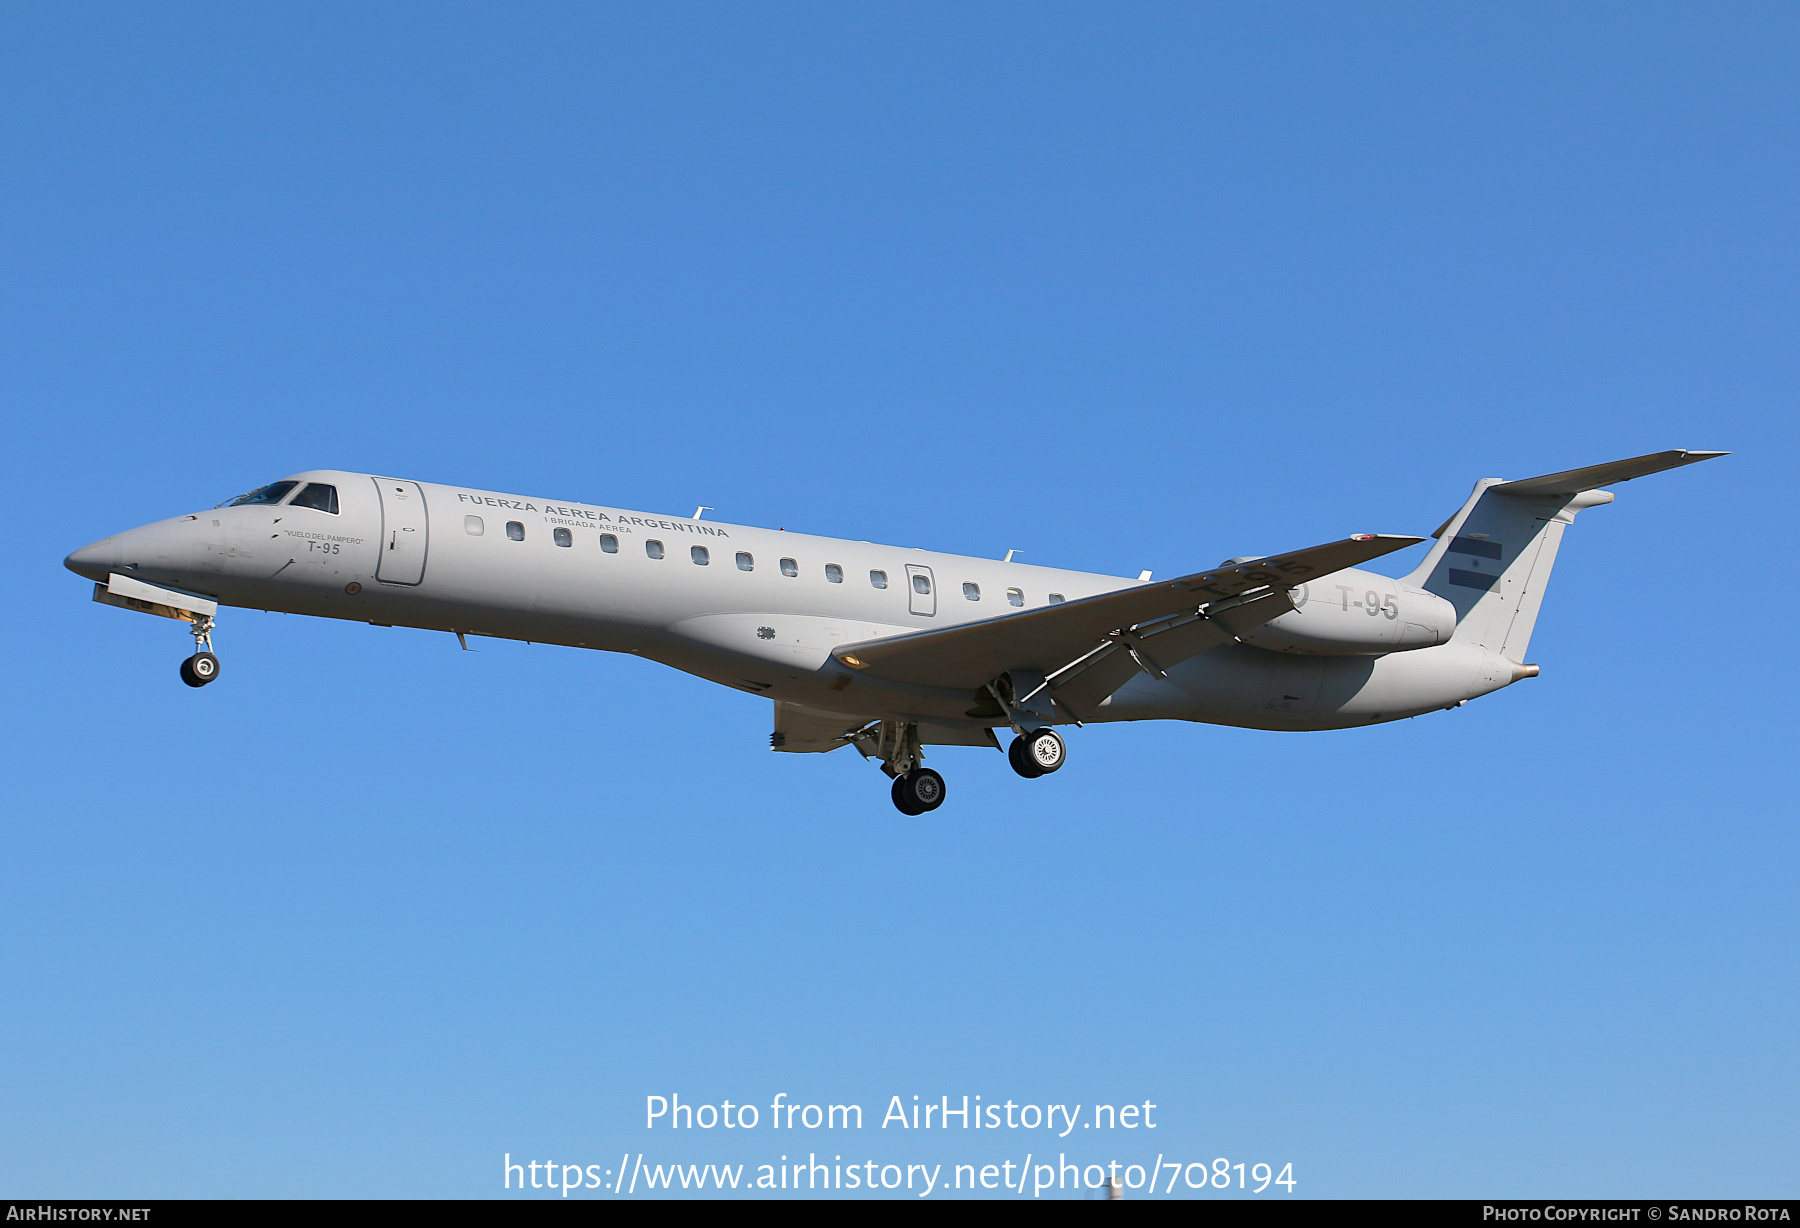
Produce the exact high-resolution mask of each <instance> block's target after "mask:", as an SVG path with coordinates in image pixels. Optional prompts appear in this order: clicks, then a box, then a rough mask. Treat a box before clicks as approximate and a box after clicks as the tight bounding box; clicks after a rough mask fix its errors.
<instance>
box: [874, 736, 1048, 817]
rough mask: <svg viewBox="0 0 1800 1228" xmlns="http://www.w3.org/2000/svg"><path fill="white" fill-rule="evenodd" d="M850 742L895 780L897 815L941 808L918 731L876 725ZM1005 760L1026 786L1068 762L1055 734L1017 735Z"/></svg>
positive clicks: (937, 779)
mask: <svg viewBox="0 0 1800 1228" xmlns="http://www.w3.org/2000/svg"><path fill="white" fill-rule="evenodd" d="M849 742H850V745H852V746H854V747H856V749H857V751H858V752H859V753H860V754H861V755H862V757H863V758H865V759H874V760H876V761H877V762H878V763H880V765H881V770H882V771H884V772H886V773H887V774H888V775H889V776H890V777H892V778H893V781H894V784H893V788H892V790H891V794H892V796H893V799H894V809H896V810H898V811H899V812H900V813H901V814H905V815H920V814H926V813H929V812H930V811H933V810H936V809H937V808H938V807H939V806H941V805H943V804H944V795H945V792H946V789H945V786H944V778H943V777H942V776H940V775H938V774H937V773H936V772H934V771H932V770H931V769H930V768H928V767H926V766H925V765H924V764H925V754H924V751H923V750H922V749H921V748H920V746H919V727H918V726H917V725H915V724H912V723H911V722H909V721H877V722H875V723H874V724H872V725H870V726H868V727H867V728H865V729H862V730H860V731H859V732H857V733H856V734H855V735H854V736H852V737H851V738H850V739H849ZM995 745H998V743H996V744H995ZM1006 758H1007V762H1009V763H1011V764H1012V768H1013V771H1015V772H1017V773H1018V774H1019V775H1021V776H1023V777H1025V778H1026V779H1028V780H1029V779H1034V778H1036V777H1038V776H1048V775H1049V774H1050V773H1051V772H1054V771H1055V770H1056V769H1057V768H1059V767H1061V766H1062V765H1063V761H1064V760H1065V759H1067V758H1068V747H1066V746H1065V745H1064V744H1063V740H1062V737H1061V736H1060V735H1059V734H1057V732H1056V731H1055V730H1054V729H1021V730H1020V732H1019V736H1018V737H1016V738H1014V739H1013V740H1012V745H1011V746H1010V747H1008V748H1007V752H1006Z"/></svg>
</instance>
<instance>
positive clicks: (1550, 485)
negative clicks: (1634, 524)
mask: <svg viewBox="0 0 1800 1228" xmlns="http://www.w3.org/2000/svg"><path fill="white" fill-rule="evenodd" d="M1730 455H1731V453H1729V452H1689V451H1685V450H1683V449H1680V448H1677V449H1675V450H1674V451H1671V452H1652V453H1650V454H1649V455H1648V456H1634V457H1631V458H1630V459H1629V460H1617V461H1610V462H1608V463H1607V464H1604V465H1589V466H1588V467H1587V468H1585V469H1565V470H1564V471H1563V472H1561V473H1546V474H1545V475H1544V476H1542V477H1537V478H1521V479H1520V480H1519V481H1517V482H1502V483H1500V484H1499V485H1498V486H1494V487H1491V488H1490V489H1492V490H1493V491H1494V492H1495V493H1497V494H1502V495H1578V494H1580V493H1581V492H1582V491H1584V490H1593V489H1594V488H1595V487H1597V486H1610V485H1612V484H1613V483H1614V482H1629V481H1631V479H1632V478H1641V477H1647V476H1649V475H1650V474H1652V473H1661V472H1662V471H1663V470H1665V469H1675V468H1678V467H1680V466H1682V465H1692V464H1695V463H1696V462H1698V461H1703V460H1711V459H1712V458H1713V457H1715V456H1730Z"/></svg>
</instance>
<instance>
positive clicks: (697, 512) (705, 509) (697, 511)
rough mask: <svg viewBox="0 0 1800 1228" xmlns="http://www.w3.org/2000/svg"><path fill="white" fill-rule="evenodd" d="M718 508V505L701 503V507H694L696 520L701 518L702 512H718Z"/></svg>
mask: <svg viewBox="0 0 1800 1228" xmlns="http://www.w3.org/2000/svg"><path fill="white" fill-rule="evenodd" d="M718 510H719V509H718V508H716V507H707V506H706V505H705V504H701V505H700V506H699V507H697V508H695V509H694V519H695V520H698V519H700V513H701V512H716V511H718Z"/></svg>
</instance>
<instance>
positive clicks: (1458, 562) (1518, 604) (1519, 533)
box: [1405, 450, 1728, 662]
mask: <svg viewBox="0 0 1800 1228" xmlns="http://www.w3.org/2000/svg"><path fill="white" fill-rule="evenodd" d="M1726 455H1728V453H1725V452H1687V451H1681V450H1676V451H1673V452H1653V453H1651V454H1650V455H1648V456H1634V457H1632V458H1631V459H1629V460H1620V461H1613V462H1611V463H1610V464H1605V465H1590V466H1588V467H1587V468H1585V469H1569V470H1566V471H1564V472H1562V473H1550V474H1546V475H1544V476H1543V477H1537V478H1525V479H1523V480H1521V481H1517V482H1507V481H1503V480H1501V479H1500V478H1483V479H1481V481H1479V482H1477V483H1475V491H1474V493H1473V494H1471V495H1470V496H1469V501H1468V502H1467V503H1465V504H1463V506H1462V510H1461V511H1459V512H1457V513H1456V515H1454V516H1452V517H1450V519H1449V520H1447V521H1445V522H1444V525H1443V527H1441V528H1440V529H1438V531H1437V532H1436V533H1434V534H1432V536H1433V537H1435V538H1437V544H1436V545H1435V546H1433V547H1432V548H1431V553H1430V554H1428V555H1426V556H1425V561H1424V562H1422V563H1420V564H1419V566H1418V569H1417V570H1415V571H1414V572H1413V573H1412V574H1411V575H1409V576H1407V577H1406V579H1405V583H1406V584H1408V585H1410V586H1412V587H1414V588H1422V589H1424V590H1425V591H1427V592H1430V593H1435V594H1436V595H1437V596H1439V597H1442V598H1443V599H1444V600H1446V601H1448V602H1449V603H1450V604H1451V605H1452V606H1454V607H1456V632H1455V634H1454V636H1452V640H1451V642H1452V643H1464V644H1474V645H1477V646H1479V647H1482V648H1486V649H1488V650H1490V651H1492V652H1497V653H1499V654H1500V655H1501V656H1503V657H1506V658H1507V659H1509V660H1511V661H1514V662H1523V661H1524V659H1525V649H1526V646H1527V645H1528V644H1529V643H1530V642H1531V629H1532V628H1533V627H1534V626H1536V624H1537V616H1538V610H1539V608H1540V607H1541V606H1542V605H1543V601H1544V589H1545V587H1546V585H1548V584H1549V581H1550V569H1551V567H1552V566H1554V565H1555V563H1556V550H1557V547H1558V546H1559V545H1561V544H1562V535H1563V530H1564V529H1566V528H1568V527H1569V525H1570V524H1571V523H1573V522H1574V520H1575V513H1577V512H1579V511H1580V510H1581V509H1582V508H1585V507H1594V506H1597V505H1599V504H1602V503H1611V502H1612V501H1613V496H1612V492H1611V491H1606V490H1601V489H1599V488H1600V487H1602V486H1607V485H1611V484H1613V483H1617V482H1629V481H1630V480H1631V479H1632V478H1641V477H1644V476H1645V475H1646V474H1651V473H1660V472H1662V471H1663V470H1664V469H1674V468H1676V467H1677V466H1679V465H1691V464H1693V463H1695V462H1696V461H1703V460H1711V459H1712V458H1713V457H1715V456H1726Z"/></svg>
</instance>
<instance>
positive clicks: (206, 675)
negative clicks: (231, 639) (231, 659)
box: [181, 652, 219, 686]
mask: <svg viewBox="0 0 1800 1228" xmlns="http://www.w3.org/2000/svg"><path fill="white" fill-rule="evenodd" d="M218 676H219V658H217V657H215V656H213V655H212V653H210V652H197V653H195V654H194V655H193V656H191V657H189V658H188V659H187V660H185V661H183V662H182V663H181V680H182V681H183V682H185V683H187V684H188V685H189V686H205V685H206V684H207V683H209V682H211V681H213V679H215V678H217V677H218Z"/></svg>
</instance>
